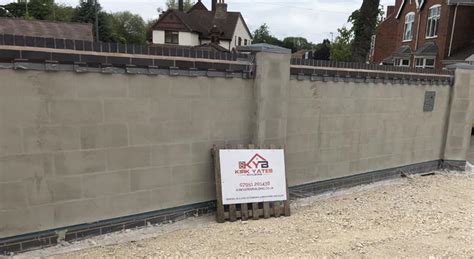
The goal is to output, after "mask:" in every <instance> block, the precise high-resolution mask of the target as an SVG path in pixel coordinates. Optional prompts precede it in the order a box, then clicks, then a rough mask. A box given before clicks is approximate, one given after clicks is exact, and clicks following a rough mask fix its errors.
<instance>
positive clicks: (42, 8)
mask: <svg viewBox="0 0 474 259" xmlns="http://www.w3.org/2000/svg"><path fill="white" fill-rule="evenodd" d="M26 5H28V12H27V8H26ZM2 10H3V11H2ZM73 13H74V8H73V7H70V6H66V5H62V4H56V3H55V2H54V0H30V1H29V2H28V3H26V2H16V3H15V2H14V3H10V4H7V5H4V6H2V7H1V8H0V16H8V17H23V18H32V19H37V20H50V21H66V22H69V21H71V18H72V16H73Z"/></svg>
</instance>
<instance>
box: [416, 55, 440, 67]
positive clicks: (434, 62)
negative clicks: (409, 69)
mask: <svg viewBox="0 0 474 259" xmlns="http://www.w3.org/2000/svg"><path fill="white" fill-rule="evenodd" d="M420 59H421V60H423V61H422V64H421V65H418V64H417V61H418V60H420ZM428 59H430V60H433V66H427V65H426V60H428ZM414 65H415V68H429V69H435V68H436V58H434V57H415V63H414Z"/></svg>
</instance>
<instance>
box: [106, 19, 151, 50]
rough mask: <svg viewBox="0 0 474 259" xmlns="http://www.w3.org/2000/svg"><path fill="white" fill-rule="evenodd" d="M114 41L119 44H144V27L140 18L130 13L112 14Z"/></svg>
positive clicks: (143, 22)
mask: <svg viewBox="0 0 474 259" xmlns="http://www.w3.org/2000/svg"><path fill="white" fill-rule="evenodd" d="M111 17H112V30H113V33H114V39H115V40H116V41H118V42H121V43H137V44H142V43H145V40H146V25H145V21H144V20H143V19H142V17H141V16H139V15H136V14H132V13H131V12H118V13H114V14H112V16H111Z"/></svg>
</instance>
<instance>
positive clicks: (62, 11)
mask: <svg viewBox="0 0 474 259" xmlns="http://www.w3.org/2000/svg"><path fill="white" fill-rule="evenodd" d="M53 8H54V9H53V10H54V13H53V14H50V16H49V17H48V18H47V19H48V20H53V21H60V22H70V21H71V20H72V17H73V16H74V12H75V9H74V7H71V6H67V5H63V4H55V5H54V7H53Z"/></svg>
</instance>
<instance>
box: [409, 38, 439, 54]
mask: <svg viewBox="0 0 474 259" xmlns="http://www.w3.org/2000/svg"><path fill="white" fill-rule="evenodd" d="M413 54H415V56H436V55H437V54H438V47H437V46H436V44H435V43H434V42H431V41H430V42H426V43H425V44H423V46H421V48H419V49H418V50H417V51H415V53H413Z"/></svg>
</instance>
